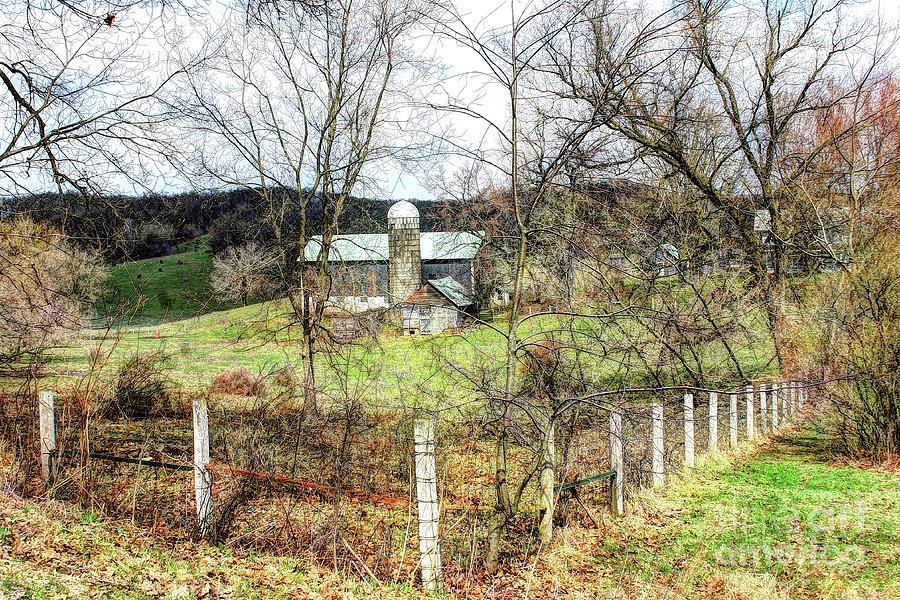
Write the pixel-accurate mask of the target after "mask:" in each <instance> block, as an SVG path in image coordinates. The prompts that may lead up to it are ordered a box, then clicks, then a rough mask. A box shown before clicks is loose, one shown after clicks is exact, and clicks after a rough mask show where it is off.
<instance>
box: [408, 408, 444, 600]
mask: <svg viewBox="0 0 900 600" xmlns="http://www.w3.org/2000/svg"><path fill="white" fill-rule="evenodd" d="M413 441H414V445H415V461H416V500H417V506H418V514H419V554H420V555H421V557H422V558H421V562H422V588H423V589H424V590H425V591H427V592H435V591H438V590H439V589H440V587H441V545H440V539H439V537H438V517H439V505H438V494H437V465H436V464H435V457H434V421H433V420H432V419H416V421H415V423H414V424H413Z"/></svg>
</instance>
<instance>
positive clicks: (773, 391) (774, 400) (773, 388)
mask: <svg viewBox="0 0 900 600" xmlns="http://www.w3.org/2000/svg"><path fill="white" fill-rule="evenodd" d="M769 392H770V393H769V403H770V404H771V405H772V431H775V430H776V429H778V384H777V383H773V384H771V385H769Z"/></svg>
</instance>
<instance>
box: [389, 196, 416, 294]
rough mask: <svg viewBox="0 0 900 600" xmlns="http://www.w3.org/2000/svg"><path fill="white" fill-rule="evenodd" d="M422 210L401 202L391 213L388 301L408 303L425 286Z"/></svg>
mask: <svg viewBox="0 0 900 600" xmlns="http://www.w3.org/2000/svg"><path fill="white" fill-rule="evenodd" d="M419 244H420V241H419V210H418V209H417V208H416V207H415V206H414V205H413V204H411V203H409V202H406V201H405V200H401V201H400V202H397V203H395V204H394V205H393V206H391V208H390V209H389V210H388V301H389V302H390V303H391V304H392V305H396V304H399V303H401V302H403V301H404V300H406V299H407V298H409V297H410V295H412V293H413V292H415V291H416V290H417V289H419V287H420V286H421V285H422V249H421V246H420V245H419Z"/></svg>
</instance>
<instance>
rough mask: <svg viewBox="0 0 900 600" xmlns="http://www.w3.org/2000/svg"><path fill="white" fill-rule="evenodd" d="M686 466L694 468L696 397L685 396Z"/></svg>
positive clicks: (691, 395)
mask: <svg viewBox="0 0 900 600" xmlns="http://www.w3.org/2000/svg"><path fill="white" fill-rule="evenodd" d="M684 464H685V465H687V466H688V467H693V466H694V395H693V394H690V393H688V394H685V395H684Z"/></svg>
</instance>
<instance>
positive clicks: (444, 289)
mask: <svg viewBox="0 0 900 600" xmlns="http://www.w3.org/2000/svg"><path fill="white" fill-rule="evenodd" d="M428 285H430V286H431V287H433V288H434V289H436V290H437V291H438V292H440V294H441V295H442V296H444V297H445V298H446V299H447V300H449V301H450V302H452V303H453V305H454V306H455V307H456V308H465V307H466V306H471V305H472V303H474V302H475V299H474V298H473V297H472V294H470V293H469V290H467V289H466V288H465V286H464V285H463V284H461V283H460V282H458V281H457V280H455V279H453V278H452V277H450V276H447V277H441V278H440V279H429V280H428Z"/></svg>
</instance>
